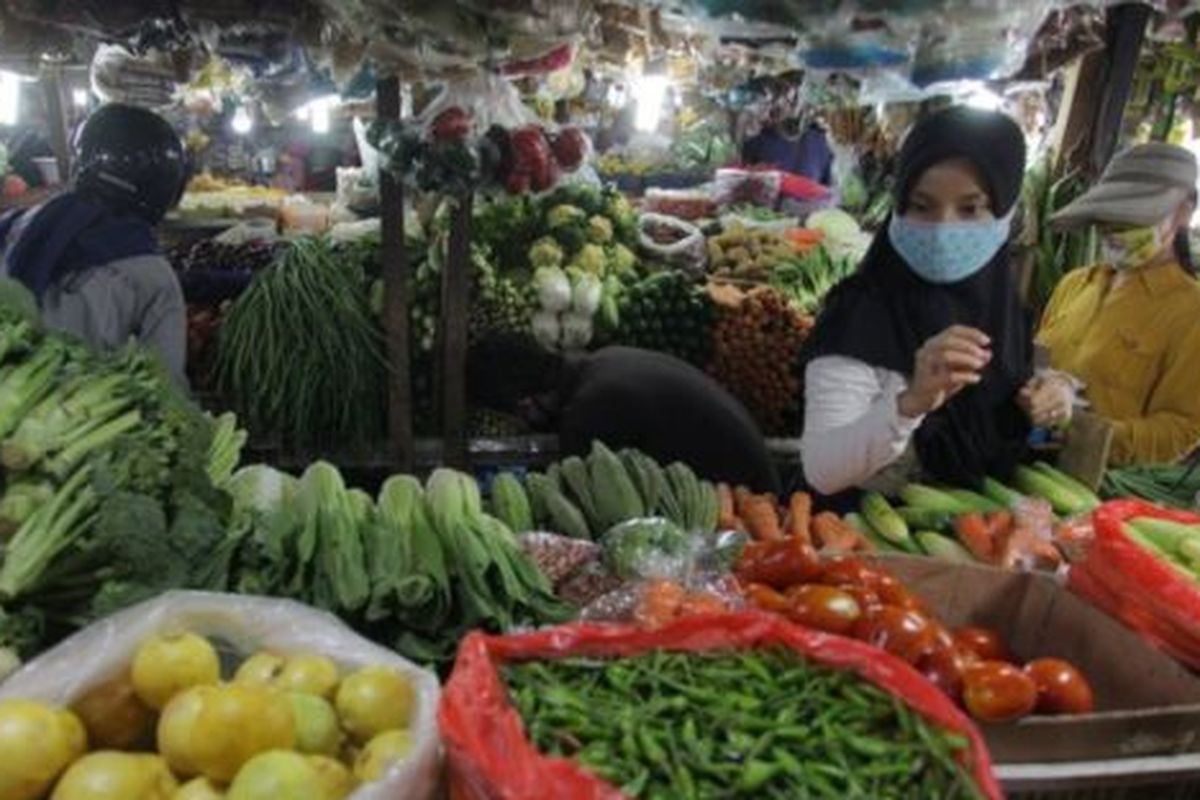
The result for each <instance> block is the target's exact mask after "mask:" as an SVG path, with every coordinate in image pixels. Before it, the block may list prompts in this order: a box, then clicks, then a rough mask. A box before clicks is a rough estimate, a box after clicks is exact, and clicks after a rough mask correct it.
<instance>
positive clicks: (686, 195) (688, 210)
mask: <svg viewBox="0 0 1200 800" xmlns="http://www.w3.org/2000/svg"><path fill="white" fill-rule="evenodd" d="M642 210H644V211H646V212H648V213H654V214H665V215H667V216H670V217H676V218H678V219H683V220H688V221H689V222H691V221H695V220H698V219H704V218H705V217H711V216H713V215H715V214H716V213H717V204H716V203H715V202H714V201H713V198H712V195H711V194H709V193H708V192H707V191H705V190H703V189H647V190H646V195H645V198H644V199H643V201H642Z"/></svg>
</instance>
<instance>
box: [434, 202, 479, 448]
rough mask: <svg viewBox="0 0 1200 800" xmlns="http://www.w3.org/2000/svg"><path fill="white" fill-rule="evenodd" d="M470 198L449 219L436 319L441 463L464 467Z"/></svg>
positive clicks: (469, 271)
mask: <svg viewBox="0 0 1200 800" xmlns="http://www.w3.org/2000/svg"><path fill="white" fill-rule="evenodd" d="M473 199H474V198H473V195H470V194H468V195H467V196H466V197H463V198H462V199H460V200H458V201H457V202H456V203H455V205H454V208H453V210H452V211H451V216H450V242H449V244H448V245H447V253H446V268H445V270H444V271H443V272H442V309H441V314H440V315H439V320H438V322H439V325H438V332H439V337H438V338H439V339H440V342H439V346H438V349H439V352H440V358H439V365H440V367H441V368H440V370H439V372H440V375H439V377H438V386H439V388H440V390H441V399H442V447H443V450H442V461H443V462H444V463H446V464H447V465H449V466H451V467H454V468H456V469H465V468H466V467H467V459H468V453H467V344H468V342H467V318H468V315H469V314H470V297H469V294H470V291H471V207H472V202H473Z"/></svg>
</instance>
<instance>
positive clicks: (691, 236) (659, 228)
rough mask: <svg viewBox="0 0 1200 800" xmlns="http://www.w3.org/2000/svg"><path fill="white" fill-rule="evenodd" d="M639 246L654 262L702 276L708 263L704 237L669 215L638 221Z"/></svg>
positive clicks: (652, 216)
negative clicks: (655, 260) (657, 260)
mask: <svg viewBox="0 0 1200 800" xmlns="http://www.w3.org/2000/svg"><path fill="white" fill-rule="evenodd" d="M638 244H639V245H640V246H641V248H642V250H643V251H644V252H645V253H646V254H647V255H649V256H650V257H651V258H657V259H660V260H662V261H665V262H666V263H668V264H671V265H673V266H676V267H679V268H680V269H683V270H686V271H687V272H690V273H691V274H693V275H702V274H703V273H704V268H705V266H706V265H707V263H708V246H707V244H706V243H705V238H704V233H703V232H702V231H701V230H700V229H699V228H698V227H696V226H695V225H693V224H692V223H690V222H685V221H684V220H681V219H679V218H677V217H668V216H666V215H665V214H642V215H641V216H640V217H638Z"/></svg>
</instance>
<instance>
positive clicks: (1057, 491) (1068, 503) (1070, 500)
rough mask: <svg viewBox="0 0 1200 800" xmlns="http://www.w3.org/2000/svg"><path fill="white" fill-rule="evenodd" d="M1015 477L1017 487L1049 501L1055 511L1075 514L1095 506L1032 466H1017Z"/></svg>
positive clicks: (1082, 512) (1070, 514)
mask: <svg viewBox="0 0 1200 800" xmlns="http://www.w3.org/2000/svg"><path fill="white" fill-rule="evenodd" d="M1013 478H1014V480H1015V481H1016V483H1017V488H1018V489H1020V490H1021V491H1022V492H1024V493H1025V494H1028V495H1033V496H1034V497H1040V498H1042V499H1043V500H1046V501H1049V503H1050V505H1051V506H1053V508H1054V511H1055V513H1058V514H1065V515H1067V516H1075V515H1076V514H1084V513H1086V512H1088V511H1091V510H1092V508H1094V506H1089V505H1088V503H1087V501H1086V500H1085V499H1083V498H1081V497H1079V496H1078V495H1077V494H1075V492H1073V491H1071V490H1070V489H1068V488H1067V487H1066V486H1064V485H1062V484H1061V483H1059V482H1058V481H1057V480H1056V479H1054V478H1052V477H1050V476H1049V475H1047V474H1046V473H1044V472H1040V471H1038V470H1036V469H1033V468H1031V467H1025V466H1020V467H1017V469H1016V472H1015V473H1013Z"/></svg>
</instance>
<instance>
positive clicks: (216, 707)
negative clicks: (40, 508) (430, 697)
mask: <svg viewBox="0 0 1200 800" xmlns="http://www.w3.org/2000/svg"><path fill="white" fill-rule="evenodd" d="M415 700H416V695H415V691H414V689H413V686H412V684H411V683H410V682H409V680H408V678H407V677H406V676H405V675H403V674H402V673H400V672H398V671H396V670H394V669H391V668H389V667H381V666H369V667H365V668H363V669H360V670H358V671H356V672H352V673H349V674H347V675H344V676H343V675H342V674H341V673H340V672H339V670H338V667H337V665H336V664H334V662H333V661H331V660H330V659H328V658H326V657H324V656H321V655H313V654H293V655H283V654H276V653H269V652H262V653H258V654H256V655H253V656H251V657H250V658H248V659H246V660H245V661H243V662H242V664H241V665H240V666H239V667H238V669H237V670H236V672H235V673H234V675H233V678H232V679H231V680H229V681H228V682H223V681H222V679H221V661H220V658H219V657H218V655H217V651H216V649H215V648H214V647H213V645H212V643H211V642H209V641H208V640H207V639H204V638H203V637H200V636H197V635H195V634H192V633H180V634H174V635H165V636H158V637H155V638H153V639H150V640H148V641H146V642H144V643H142V645H141V647H139V648H138V651H137V653H136V654H135V655H134V658H133V661H132V663H131V664H130V667H129V670H128V671H127V672H126V673H124V674H121V675H117V676H115V677H113V678H112V679H110V680H108V681H105V682H103V683H100V684H98V685H96V686H94V687H92V688H91V689H90V690H89V691H88V692H87V694H85V695H84V696H83V697H81V698H79V699H78V700H77V701H75V702H74V703H73V704H72V705H71V707H70V709H59V708H54V707H52V706H49V705H46V704H43V703H35V702H30V701H26V700H4V701H0V798H2V799H3V800H44V799H45V798H48V799H49V800H280V799H281V798H288V800H341V798H344V797H347V796H348V795H349V794H350V793H351V792H353V791H354V789H355V787H356V786H358V784H360V783H368V782H371V781H375V780H379V779H380V778H382V777H383V776H384V774H385V773H386V772H387V771H388V770H389V769H390V768H391V767H392V766H393V765H394V764H397V763H399V762H401V761H403V760H404V759H405V758H407V756H408V753H409V751H410V749H411V747H412V738H411V734H410V732H409V725H410V723H411V721H412V716H413V709H414V705H415Z"/></svg>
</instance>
